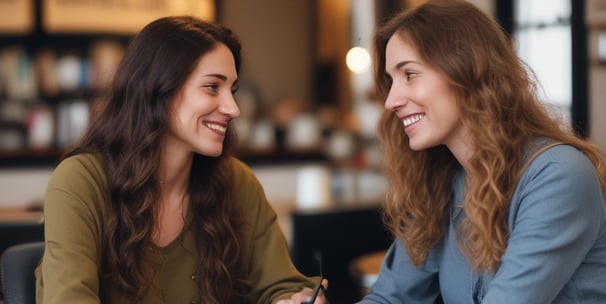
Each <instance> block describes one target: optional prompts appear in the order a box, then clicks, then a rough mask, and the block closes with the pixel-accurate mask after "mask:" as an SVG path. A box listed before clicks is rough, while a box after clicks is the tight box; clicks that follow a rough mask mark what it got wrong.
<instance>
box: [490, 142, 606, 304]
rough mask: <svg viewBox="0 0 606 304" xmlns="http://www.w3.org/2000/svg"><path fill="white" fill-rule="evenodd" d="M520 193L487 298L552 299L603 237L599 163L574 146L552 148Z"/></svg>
mask: <svg viewBox="0 0 606 304" xmlns="http://www.w3.org/2000/svg"><path fill="white" fill-rule="evenodd" d="M516 196H517V197H516ZM516 196H514V199H513V200H512V206H511V208H510V216H509V218H510V222H509V225H510V233H511V235H510V237H509V242H508V245H507V248H506V251H505V254H504V255H503V257H502V261H501V266H500V267H499V269H498V271H497V272H496V274H495V276H494V278H493V280H492V281H491V282H490V283H489V285H488V286H487V289H486V294H485V296H484V299H483V301H482V303H491V304H493V303H494V304H498V303H537V304H541V303H552V302H553V300H554V299H555V298H556V297H557V295H558V294H559V293H560V291H561V290H562V288H563V286H564V285H565V284H566V283H567V282H568V281H569V280H570V279H571V277H572V275H573V273H574V272H575V270H576V269H577V268H578V267H579V265H580V264H581V263H582V261H583V259H584V257H585V256H586V254H587V253H588V252H589V250H590V249H591V247H592V245H593V244H594V242H595V241H596V239H597V238H598V234H599V231H598V230H599V229H598V227H599V225H600V224H599V223H600V218H601V217H603V216H604V207H603V205H604V198H603V194H602V191H601V187H600V184H599V182H598V178H597V175H596V173H595V169H594V167H593V165H592V164H591V163H590V162H589V160H588V159H587V158H586V157H585V156H584V155H583V154H582V153H580V152H579V151H577V150H576V149H574V148H572V147H570V146H559V147H555V148H551V149H549V150H547V151H545V152H543V153H542V154H541V155H540V156H539V157H537V159H535V161H533V163H532V165H531V166H530V167H529V168H528V170H527V172H526V173H525V175H524V177H523V178H522V180H521V181H520V184H519V185H518V189H517V190H516Z"/></svg>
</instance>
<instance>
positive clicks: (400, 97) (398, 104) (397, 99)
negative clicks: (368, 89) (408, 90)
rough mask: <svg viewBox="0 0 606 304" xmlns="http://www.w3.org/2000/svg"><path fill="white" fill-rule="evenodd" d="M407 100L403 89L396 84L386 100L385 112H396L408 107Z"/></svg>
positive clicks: (390, 89)
mask: <svg viewBox="0 0 606 304" xmlns="http://www.w3.org/2000/svg"><path fill="white" fill-rule="evenodd" d="M407 100H408V98H406V96H405V94H404V91H403V90H402V88H401V87H400V86H398V85H396V84H395V83H394V84H392V85H391V87H390V88H389V93H388V94H387V98H385V104H384V107H385V110H387V111H392V112H396V111H397V110H398V109H400V108H402V107H404V106H405V105H406V103H407Z"/></svg>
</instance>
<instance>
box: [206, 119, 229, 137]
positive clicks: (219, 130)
mask: <svg viewBox="0 0 606 304" xmlns="http://www.w3.org/2000/svg"><path fill="white" fill-rule="evenodd" d="M204 125H205V126H206V127H207V128H209V129H211V130H213V131H214V132H215V133H217V134H219V135H225V131H226V130H227V126H225V125H222V124H218V123H212V122H205V123H204Z"/></svg>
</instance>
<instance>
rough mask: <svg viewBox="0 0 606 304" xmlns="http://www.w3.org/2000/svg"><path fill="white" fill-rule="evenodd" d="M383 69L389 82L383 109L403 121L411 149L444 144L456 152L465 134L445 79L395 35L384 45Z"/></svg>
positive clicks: (408, 43)
mask: <svg viewBox="0 0 606 304" xmlns="http://www.w3.org/2000/svg"><path fill="white" fill-rule="evenodd" d="M385 69H386V73H387V74H388V75H389V76H390V77H391V80H392V83H391V87H390V89H389V94H388V96H387V99H386V100H385V109H386V110H389V111H392V112H394V114H395V115H396V116H397V117H398V119H399V120H400V121H402V126H403V132H405V133H406V135H407V136H408V138H409V145H410V148H411V149H413V150H415V151H419V150H424V149H428V148H432V147H435V146H438V145H442V144H443V145H446V146H448V148H449V149H450V150H451V151H453V149H455V150H456V148H457V147H458V146H460V145H461V143H462V142H464V137H465V134H467V132H466V131H465V128H464V126H463V125H462V123H461V119H460V118H461V112H460V109H459V106H458V105H457V102H456V98H455V95H454V92H453V91H452V89H451V87H450V85H449V83H448V80H447V78H446V77H445V76H444V75H443V74H441V73H439V72H438V71H437V70H435V69H433V68H432V67H431V66H430V65H429V64H428V63H426V62H424V61H423V59H422V58H421V57H420V56H419V54H418V52H417V50H416V48H415V47H414V46H413V45H412V44H411V43H410V42H409V40H407V39H404V37H403V36H402V35H401V34H398V33H396V34H394V35H393V36H391V38H390V39H389V41H388V42H387V46H386V52H385ZM453 153H455V154H457V153H456V152H455V151H453Z"/></svg>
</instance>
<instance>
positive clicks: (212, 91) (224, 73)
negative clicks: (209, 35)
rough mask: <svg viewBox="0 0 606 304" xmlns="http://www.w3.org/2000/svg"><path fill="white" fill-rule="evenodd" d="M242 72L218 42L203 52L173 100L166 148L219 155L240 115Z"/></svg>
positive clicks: (173, 152) (182, 151) (183, 151)
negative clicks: (238, 96)
mask: <svg viewBox="0 0 606 304" xmlns="http://www.w3.org/2000/svg"><path fill="white" fill-rule="evenodd" d="M237 80H238V74H237V72H236V65H235V61H234V57H233V55H232V53H231V51H230V50H229V49H228V48H227V47H226V46H225V45H223V44H217V45H216V46H215V47H214V48H213V49H211V50H210V51H209V52H208V53H206V54H205V55H203V56H202V57H201V58H200V60H199V61H198V63H197V66H196V68H195V69H194V70H193V72H192V73H191V74H190V75H189V76H188V78H187V80H186V81H185V83H184V85H183V87H182V88H181V90H180V91H179V92H178V93H177V95H176V97H175V99H174V100H173V102H172V112H171V113H172V114H171V119H170V120H169V127H168V134H167V136H166V144H167V145H166V150H167V152H168V153H169V154H170V155H172V156H174V154H175V153H181V154H191V152H196V153H199V154H202V155H205V156H212V157H214V156H219V155H221V152H222V151H223V141H224V139H225V135H226V130H227V127H228V124H229V122H230V120H232V119H234V118H236V117H238V116H239V115H240V109H239V108H238V106H237V104H236V101H235V99H234V96H233V93H234V92H235V90H236V89H237Z"/></svg>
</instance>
